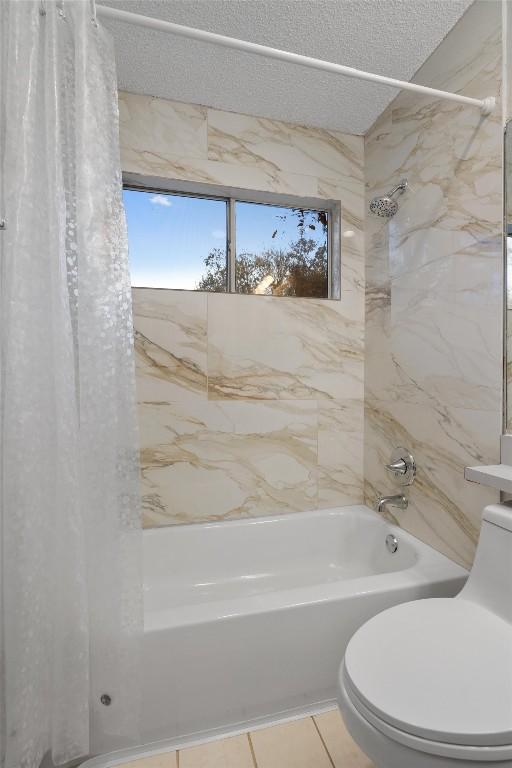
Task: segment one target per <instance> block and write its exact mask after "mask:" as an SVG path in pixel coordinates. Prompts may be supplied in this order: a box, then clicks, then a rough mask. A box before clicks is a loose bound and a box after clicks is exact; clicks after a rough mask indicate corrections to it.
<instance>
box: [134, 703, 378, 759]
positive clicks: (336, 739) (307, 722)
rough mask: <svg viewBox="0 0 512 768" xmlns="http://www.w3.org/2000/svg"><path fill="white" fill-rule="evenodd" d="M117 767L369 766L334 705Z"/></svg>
mask: <svg viewBox="0 0 512 768" xmlns="http://www.w3.org/2000/svg"><path fill="white" fill-rule="evenodd" d="M119 768H373V766H372V764H371V763H370V761H369V760H368V758H367V757H366V756H365V755H363V753H362V752H361V750H360V749H359V748H358V747H357V746H356V745H355V744H354V742H353V741H352V739H351V738H350V736H349V734H348V733H347V730H346V728H345V726H344V724H343V721H342V719H341V716H340V714H339V712H338V710H336V709H333V710H331V711H329V712H324V713H323V714H321V715H315V716H314V717H305V718H303V719H301V720H293V721H292V722H289V723H282V724H281V725H273V726H271V727H269V728H262V729H261V730H257V731H250V732H249V733H244V734H241V735H240V736H231V737H229V738H227V739H220V740H217V741H210V742H207V743H205V744H200V745H199V746H197V747H189V748H188V749H180V750H179V751H177V752H164V753H161V754H159V755H153V756H152V757H145V758H142V759H140V760H134V761H133V762H130V763H125V764H124V765H123V766H119Z"/></svg>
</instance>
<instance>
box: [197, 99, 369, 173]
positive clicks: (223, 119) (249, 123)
mask: <svg viewBox="0 0 512 768" xmlns="http://www.w3.org/2000/svg"><path fill="white" fill-rule="evenodd" d="M208 157H209V158H210V159H211V160H216V161H220V162H225V163H230V164H234V165H237V166H244V167H245V166H248V167H256V168H262V169H265V170H267V171H268V172H275V171H288V172H295V171H296V169H297V168H300V169H301V172H302V173H305V174H307V175H310V176H322V175H323V176H329V175H331V174H333V173H336V174H337V175H338V174H339V175H340V176H343V177H345V178H346V177H352V178H354V179H357V180H358V181H359V182H362V181H363V178H364V169H363V139H362V137H361V136H351V135H349V134H343V133H340V132H337V131H325V130H322V129H319V128H309V127H305V126H300V125H294V124H291V123H283V122H280V121H278V120H269V119H267V118H257V117H251V116H248V115H240V114H234V113H231V112H222V111H220V110H215V109H209V110H208Z"/></svg>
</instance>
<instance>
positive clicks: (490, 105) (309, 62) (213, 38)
mask: <svg viewBox="0 0 512 768" xmlns="http://www.w3.org/2000/svg"><path fill="white" fill-rule="evenodd" d="M96 15H97V16H99V17H100V18H103V19H111V20H112V21H122V22H125V23H126V24H135V25H137V26H139V27H147V28H148V29H155V30H158V31H159V32H170V33H171V34H174V35H181V36H182V37H189V38H190V39H192V40H202V41H203V42H205V43H215V44H216V45H223V46H224V47H225V48H235V49H236V50H239V51H246V52H247V53H254V54H256V55H257V56H266V57H267V58H270V59H277V60H279V61H287V62H289V63H291V64H300V65H301V66H303V67H311V68H312V69H321V70H323V71H324V72H334V73H335V74H338V75H346V77H355V78H357V79H359V80H368V81H369V82H372V83H381V85H389V86H392V87H393V88H401V89H402V90H406V91H415V92H416V93H423V94H425V95H428V96H434V97H436V98H438V99H448V100H449V101H457V102H459V104H466V105H467V106H471V107H478V109H479V110H480V111H481V113H482V115H490V114H491V113H492V111H493V110H494V107H495V106H496V99H495V97H494V96H488V97H487V98H485V99H473V98H471V97H470V96H462V95H460V94H458V93H450V92H449V91H440V90H438V89H437V88H429V87H428V86H426V85H417V84H416V83H409V82H407V81H406V80H396V79H395V78H393V77H385V76H384V75H374V74H372V73H371V72H363V71H362V70H360V69H354V68H353V67H345V66H344V65H343V64H334V63H332V62H329V61H323V60H322V59H313V58H311V57H310V56H302V55H301V54H299V53H291V52H290V51H281V50H279V49H278V48H271V47H270V46H268V45H259V44H258V43H249V42H248V41H247V40H238V39H237V38H235V37H227V36H226V35H218V34H217V33H216V32H207V31H206V30H205V29H195V28H194V27H185V26H183V25H182V24H175V23H174V22H172V21H164V20H163V19H155V18H152V17H150V16H142V15H141V14H138V13H131V12H130V11H122V10H119V9H117V8H110V7H109V6H106V5H99V4H96Z"/></svg>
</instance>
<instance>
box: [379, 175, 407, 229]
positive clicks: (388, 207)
mask: <svg viewBox="0 0 512 768" xmlns="http://www.w3.org/2000/svg"><path fill="white" fill-rule="evenodd" d="M406 189H407V179H402V181H401V182H400V184H397V185H396V187H395V188H394V189H392V190H391V192H389V193H388V194H387V195H382V197H374V198H373V200H372V201H371V202H370V211H371V213H375V214H377V216H384V217H385V218H386V219H390V218H391V217H392V216H394V215H395V213H396V212H397V211H398V203H397V201H396V200H393V195H395V194H396V193H397V192H399V193H400V194H401V195H403V193H404V192H405V190H406Z"/></svg>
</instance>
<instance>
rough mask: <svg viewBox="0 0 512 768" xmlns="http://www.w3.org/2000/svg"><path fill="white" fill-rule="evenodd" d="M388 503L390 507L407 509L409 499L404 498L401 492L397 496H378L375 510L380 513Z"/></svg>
mask: <svg viewBox="0 0 512 768" xmlns="http://www.w3.org/2000/svg"><path fill="white" fill-rule="evenodd" d="M387 504H389V506H390V507H398V509H407V507H408V505H409V500H408V499H406V498H405V496H404V495H403V494H402V493H399V494H398V495H397V496H379V498H378V501H377V512H380V513H382V512H383V511H384V507H385V506H386V505H387Z"/></svg>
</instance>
